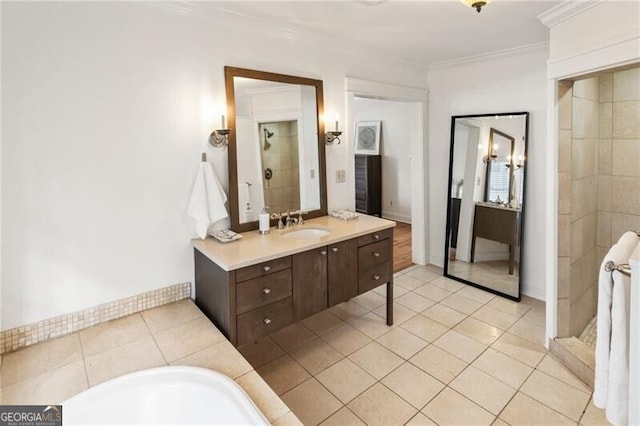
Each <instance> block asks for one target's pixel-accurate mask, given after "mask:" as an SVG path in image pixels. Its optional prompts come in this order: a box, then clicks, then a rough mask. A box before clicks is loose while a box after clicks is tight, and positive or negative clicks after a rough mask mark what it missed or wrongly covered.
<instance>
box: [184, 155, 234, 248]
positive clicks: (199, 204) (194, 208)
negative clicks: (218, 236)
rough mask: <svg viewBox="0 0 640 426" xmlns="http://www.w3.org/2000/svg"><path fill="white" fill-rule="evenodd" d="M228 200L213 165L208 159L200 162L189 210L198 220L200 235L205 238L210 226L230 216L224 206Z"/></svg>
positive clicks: (197, 228)
mask: <svg viewBox="0 0 640 426" xmlns="http://www.w3.org/2000/svg"><path fill="white" fill-rule="evenodd" d="M203 160H204V157H203ZM226 201H227V194H226V193H225V192H224V189H222V186H221V185H220V182H219V181H218V178H217V177H216V174H215V173H214V171H213V167H211V164H209V162H207V161H202V162H200V168H199V169H198V174H197V175H196V181H195V184H194V186H193V191H192V192H191V199H190V200H189V210H188V212H189V216H191V217H192V218H194V219H195V221H196V234H197V235H198V237H200V238H202V239H203V240H204V239H205V238H206V237H207V231H208V229H209V226H211V225H212V224H214V223H215V222H217V221H219V220H222V219H224V218H226V217H227V216H228V213H227V209H226V208H225V206H224V203H225V202H226Z"/></svg>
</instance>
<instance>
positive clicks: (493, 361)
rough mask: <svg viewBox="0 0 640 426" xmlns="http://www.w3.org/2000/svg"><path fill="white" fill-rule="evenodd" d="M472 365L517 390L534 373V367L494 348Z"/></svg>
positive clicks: (484, 353) (485, 352)
mask: <svg viewBox="0 0 640 426" xmlns="http://www.w3.org/2000/svg"><path fill="white" fill-rule="evenodd" d="M471 365H473V366H474V367H476V368H478V369H480V370H482V371H484V372H485V373H488V374H490V375H491V376H493V377H495V378H496V379H498V380H500V381H501V382H503V383H506V384H507V385H509V386H511V387H512V388H515V389H518V388H519V387H520V386H521V385H522V384H523V383H524V381H525V380H526V379H527V377H529V375H530V374H531V372H532V371H533V367H529V366H528V365H526V364H523V363H521V362H520V361H517V360H515V359H513V358H511V357H509V356H507V355H505V354H503V353H501V352H498V351H496V350H495V349H492V348H489V349H487V350H486V351H484V352H483V353H482V355H480V356H479V357H478V358H476V360H475V361H473V364H471Z"/></svg>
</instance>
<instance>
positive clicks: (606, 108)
mask: <svg viewBox="0 0 640 426" xmlns="http://www.w3.org/2000/svg"><path fill="white" fill-rule="evenodd" d="M598 123H599V125H600V132H599V134H600V137H601V138H610V137H611V134H612V126H613V104H612V103H611V102H604V103H600V105H599V118H598Z"/></svg>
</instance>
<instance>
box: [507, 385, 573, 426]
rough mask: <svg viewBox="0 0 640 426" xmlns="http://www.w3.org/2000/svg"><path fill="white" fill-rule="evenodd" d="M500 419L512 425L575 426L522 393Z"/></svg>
mask: <svg viewBox="0 0 640 426" xmlns="http://www.w3.org/2000/svg"><path fill="white" fill-rule="evenodd" d="M500 418H501V419H502V420H504V421H505V422H507V423H509V424H510V425H540V426H542V425H546V426H548V425H575V424H576V423H575V422H573V421H571V420H569V419H568V418H566V417H565V416H563V415H562V414H560V413H558V412H556V411H554V410H552V409H551V408H549V407H547V406H546V405H544V404H541V403H539V402H538V401H536V400H534V399H532V398H529V397H528V396H526V395H524V394H523V393H521V392H518V393H516V394H515V396H514V397H513V399H512V400H511V401H510V402H509V404H507V406H506V407H505V409H504V410H502V413H500Z"/></svg>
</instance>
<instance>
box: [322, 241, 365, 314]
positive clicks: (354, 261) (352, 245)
mask: <svg viewBox="0 0 640 426" xmlns="http://www.w3.org/2000/svg"><path fill="white" fill-rule="evenodd" d="M327 274H328V283H327V285H328V288H329V306H333V305H336V304H338V303H340V302H344V301H345V300H349V299H351V298H352V297H355V296H357V295H358V240H357V239H353V240H348V241H343V242H341V243H337V244H332V245H330V246H329V266H328V270H327Z"/></svg>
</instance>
